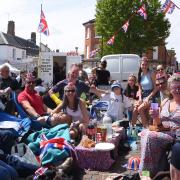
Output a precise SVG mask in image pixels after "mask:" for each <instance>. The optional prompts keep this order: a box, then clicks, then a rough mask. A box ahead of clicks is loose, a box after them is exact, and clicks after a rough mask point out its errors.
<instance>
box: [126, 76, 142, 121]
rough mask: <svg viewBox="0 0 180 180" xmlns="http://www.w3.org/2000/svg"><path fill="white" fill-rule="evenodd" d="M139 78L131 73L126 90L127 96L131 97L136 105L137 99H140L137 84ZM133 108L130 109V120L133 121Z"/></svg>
mask: <svg viewBox="0 0 180 180" xmlns="http://www.w3.org/2000/svg"><path fill="white" fill-rule="evenodd" d="M136 82H137V79H136V76H135V75H133V74H131V75H129V77H128V84H127V86H126V89H125V91H124V94H125V96H127V97H129V99H130V100H131V101H132V104H133V105H134V103H135V101H136V100H138V97H137V96H138V90H139V87H138V86H137V85H136ZM132 113H133V112H132V110H131V111H128V114H127V115H128V120H129V121H130V122H131V120H132Z"/></svg>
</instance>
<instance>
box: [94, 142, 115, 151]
mask: <svg viewBox="0 0 180 180" xmlns="http://www.w3.org/2000/svg"><path fill="white" fill-rule="evenodd" d="M114 148H115V146H114V144H112V143H105V142H104V143H98V144H96V145H95V149H96V150H100V151H110V150H113V149H114Z"/></svg>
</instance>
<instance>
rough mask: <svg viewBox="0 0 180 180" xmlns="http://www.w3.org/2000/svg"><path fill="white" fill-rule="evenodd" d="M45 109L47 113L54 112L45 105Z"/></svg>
mask: <svg viewBox="0 0 180 180" xmlns="http://www.w3.org/2000/svg"><path fill="white" fill-rule="evenodd" d="M43 109H44V111H45V112H47V113H51V112H52V109H51V108H48V107H47V106H46V105H45V104H43Z"/></svg>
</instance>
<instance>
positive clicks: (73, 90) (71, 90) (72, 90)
mask: <svg viewBox="0 0 180 180" xmlns="http://www.w3.org/2000/svg"><path fill="white" fill-rule="evenodd" d="M65 92H68V93H69V92H72V93H74V92H75V89H69V90H65Z"/></svg>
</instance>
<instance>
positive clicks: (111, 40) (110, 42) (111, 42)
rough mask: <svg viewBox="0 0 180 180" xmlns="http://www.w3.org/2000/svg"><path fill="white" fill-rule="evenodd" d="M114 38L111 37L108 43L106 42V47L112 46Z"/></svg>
mask: <svg viewBox="0 0 180 180" xmlns="http://www.w3.org/2000/svg"><path fill="white" fill-rule="evenodd" d="M114 39H115V36H112V37H111V38H110V39H109V41H108V42H107V45H113V44H114Z"/></svg>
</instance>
